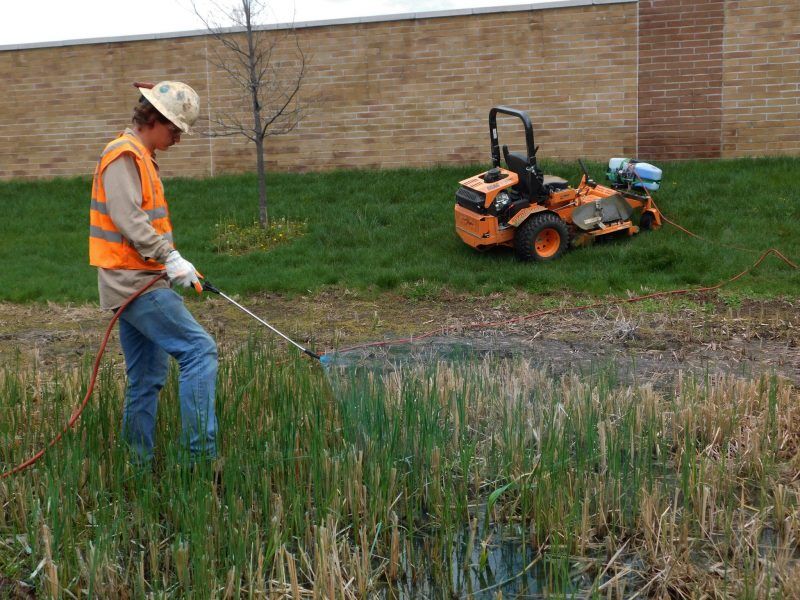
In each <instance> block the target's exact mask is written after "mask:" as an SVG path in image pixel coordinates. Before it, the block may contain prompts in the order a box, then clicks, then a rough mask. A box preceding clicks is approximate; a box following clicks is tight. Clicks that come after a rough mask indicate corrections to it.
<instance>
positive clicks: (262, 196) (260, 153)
mask: <svg viewBox="0 0 800 600" xmlns="http://www.w3.org/2000/svg"><path fill="white" fill-rule="evenodd" d="M256 170H257V172H258V222H259V223H260V224H261V228H262V229H266V228H267V227H268V226H269V216H268V214H267V173H266V169H264V139H263V138H256Z"/></svg>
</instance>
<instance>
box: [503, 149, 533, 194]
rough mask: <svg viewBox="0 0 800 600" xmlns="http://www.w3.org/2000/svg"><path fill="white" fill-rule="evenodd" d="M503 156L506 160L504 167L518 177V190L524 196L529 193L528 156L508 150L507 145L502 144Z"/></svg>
mask: <svg viewBox="0 0 800 600" xmlns="http://www.w3.org/2000/svg"><path fill="white" fill-rule="evenodd" d="M503 158H504V159H505V161H506V167H508V170H509V171H514V173H516V174H517V177H519V184H518V186H519V191H520V193H522V194H524V195H525V196H530V195H531V190H530V187H529V186H528V177H529V175H530V173H529V172H528V170H527V169H528V158H527V157H526V156H525V155H524V154H522V153H521V152H509V151H508V146H503Z"/></svg>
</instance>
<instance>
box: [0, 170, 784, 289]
mask: <svg viewBox="0 0 800 600" xmlns="http://www.w3.org/2000/svg"><path fill="white" fill-rule="evenodd" d="M544 166H545V167H546V170H547V172H550V173H553V174H556V175H561V176H563V177H566V178H567V179H568V180H569V181H570V183H572V184H573V185H574V184H576V183H577V181H578V178H579V168H578V165H577V164H576V163H544ZM588 166H589V169H590V171H591V173H592V175H593V176H594V178H595V179H596V180H597V181H599V182H601V183H602V182H604V180H605V177H604V175H603V173H604V165H602V164H600V163H590V164H589V165H588ZM659 166H660V167H661V168H662V169H663V170H664V180H663V184H662V189H661V190H659V192H657V193H656V196H655V199H656V202H657V203H658V205H659V206H660V208H661V209H662V210H663V211H664V213H665V214H666V215H667V216H668V217H669V218H670V219H672V220H674V221H676V222H678V223H680V224H681V225H683V226H684V227H686V228H688V229H690V230H692V231H694V232H696V233H698V234H700V235H703V236H705V237H706V238H708V240H710V241H702V240H696V239H692V238H690V237H688V236H687V235H686V234H684V233H682V232H680V231H678V230H676V229H674V228H672V227H670V226H665V227H664V228H663V229H662V230H660V231H657V232H653V233H648V234H644V235H639V236H635V237H634V238H631V239H627V238H625V239H620V240H614V241H611V242H606V243H600V244H595V245H593V246H590V247H587V248H580V249H574V250H572V251H570V252H569V253H567V254H566V255H565V256H564V257H563V258H561V259H560V260H557V261H555V262H552V263H546V264H531V263H522V262H520V261H518V260H516V259H515V257H514V254H513V252H512V251H511V250H507V249H499V250H497V251H490V252H485V253H478V252H476V251H475V250H473V249H471V248H469V247H468V246H466V245H465V244H463V243H462V242H461V241H460V239H459V238H458V237H457V235H456V233H455V231H454V226H453V203H454V193H455V190H456V188H457V187H458V181H459V180H461V179H464V178H466V177H468V176H470V175H473V174H475V173H477V172H479V171H480V170H482V169H484V168H485V166H480V165H478V166H465V167H441V168H432V169H422V170H420V169H402V170H391V171H379V170H375V171H369V170H356V171H335V172H326V173H307V174H285V173H282V174H270V175H269V177H268V193H269V209H270V216H271V217H275V218H281V217H285V218H288V219H292V220H304V221H306V222H307V234H306V235H305V236H303V237H302V238H300V239H295V240H293V241H292V242H291V243H289V244H285V245H283V246H279V247H277V248H274V249H272V250H270V251H267V252H263V251H261V252H253V253H251V254H249V255H245V256H228V255H224V254H219V253H217V252H216V251H215V246H214V241H213V238H214V235H215V226H216V225H217V224H219V223H225V222H231V221H234V222H238V223H240V224H243V225H246V224H249V223H252V222H253V221H254V219H255V218H256V216H257V191H256V190H257V185H256V178H255V176H254V175H236V176H233V175H231V176H221V177H215V178H210V179H202V180H196V179H181V178H178V179H168V180H166V181H165V187H166V191H167V198H168V199H169V202H170V209H171V212H172V217H173V224H174V227H175V236H176V242H177V244H178V247H179V249H180V251H181V253H182V254H183V255H184V256H185V257H186V258H187V259H188V260H190V261H192V262H193V263H194V264H195V266H196V267H197V268H198V269H199V270H201V271H202V272H203V273H204V274H205V275H206V276H207V277H208V278H209V279H210V280H211V281H213V282H214V283H216V284H217V285H218V286H220V287H222V288H223V289H225V290H226V291H228V292H232V293H240V294H247V293H255V292H261V291H270V292H281V293H288V294H295V293H308V292H309V291H311V292H314V291H317V290H319V289H321V288H324V287H326V286H337V287H340V288H348V289H350V290H356V291H360V292H363V293H367V294H371V293H378V292H380V291H383V290H400V291H402V290H406V291H407V290H409V289H414V290H422V293H430V292H431V291H432V292H433V293H435V292H436V291H438V290H440V289H442V288H448V289H451V290H454V291H465V292H474V293H486V292H490V291H503V290H509V289H512V288H516V289H523V290H529V291H531V292H536V293H547V292H553V291H571V292H575V293H585V294H591V295H622V294H626V293H627V292H633V293H638V292H640V291H642V290H646V291H652V290H668V289H674V288H684V287H691V286H701V285H711V284H715V283H718V282H720V281H723V280H726V279H727V278H729V277H731V276H733V275H735V274H736V273H739V272H740V271H742V270H744V269H745V268H747V267H748V266H750V265H751V264H752V263H753V262H754V261H755V259H756V258H757V257H758V254H756V253H753V252H746V251H743V250H734V249H731V248H728V247H725V246H723V245H720V244H729V245H736V246H742V247H746V248H750V249H752V250H754V251H756V250H765V249H767V248H770V247H775V248H778V249H780V250H781V252H783V253H784V254H785V255H787V256H788V257H789V258H791V259H792V260H794V261H795V262H799V261H800V198H798V194H797V192H796V191H795V187H796V185H795V184H796V181H797V180H798V179H800V161H798V160H797V159H795V158H789V157H786V158H764V159H739V160H724V161H702V162H700V161H696V162H673V163H659ZM89 196H90V180H89V178H72V179H54V180H48V181H37V182H20V181H11V182H0V201H2V207H3V212H4V214H3V218H2V220H0V281H2V285H1V286H0V299H2V300H10V301H14V302H25V301H45V300H53V301H91V300H94V299H95V298H96V275H95V271H94V269H93V268H91V267H90V266H89V265H88V242H87V230H88V208H89ZM726 290H731V292H732V293H735V294H738V295H743V296H753V297H760V296H766V297H773V296H796V295H797V292H798V290H800V272H798V271H797V270H794V271H793V270H791V269H790V268H788V267H787V266H786V265H785V264H783V263H781V262H779V261H777V260H775V259H772V258H771V259H769V260H767V261H766V262H764V263H763V264H762V265H761V266H759V268H758V269H757V270H756V271H754V272H753V273H751V274H749V275H747V276H745V277H743V278H742V279H740V280H739V281H737V282H736V283H734V284H732V285H731V286H730V287H728V288H726Z"/></svg>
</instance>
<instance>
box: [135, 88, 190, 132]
mask: <svg viewBox="0 0 800 600" xmlns="http://www.w3.org/2000/svg"><path fill="white" fill-rule="evenodd" d="M136 87H138V88H139V91H140V92H141V93H142V96H144V97H145V98H147V99H148V100H149V101H150V104H152V105H153V106H155V107H156V110H158V112H160V113H161V114H162V115H164V116H165V117H166V118H167V119H169V120H170V121H171V122H172V123H173V124H174V125H175V126H176V127H178V128H179V129H180V130H181V131H182V132H184V133H189V129H190V128H191V127H192V125H194V122H195V121H197V117H198V116H199V115H200V96H198V95H197V92H195V91H194V90H193V89H192V88H191V87H189V86H188V85H186V84H185V83H181V82H180V81H160V82H159V83H157V84H155V85H154V86H152V87H149V84H139V85H136Z"/></svg>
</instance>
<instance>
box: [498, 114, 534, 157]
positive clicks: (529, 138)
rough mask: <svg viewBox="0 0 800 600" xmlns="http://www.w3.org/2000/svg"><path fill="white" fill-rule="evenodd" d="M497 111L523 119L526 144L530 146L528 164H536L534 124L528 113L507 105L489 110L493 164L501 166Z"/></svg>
mask: <svg viewBox="0 0 800 600" xmlns="http://www.w3.org/2000/svg"><path fill="white" fill-rule="evenodd" d="M497 113H502V114H505V115H511V116H512V117H518V118H519V119H521V120H522V124H523V125H524V126H525V144H526V145H527V147H528V148H527V149H528V166H530V165H532V164H534V163H533V161H534V157H535V156H536V146H534V144H533V125H531V120H530V117H528V113H526V112H524V111H521V110H516V109H514V108H508V107H507V106H494V107H492V109H491V110H490V111H489V140H490V142H491V144H492V166H493V167H499V166H500V141H499V140H498V136H497Z"/></svg>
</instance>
